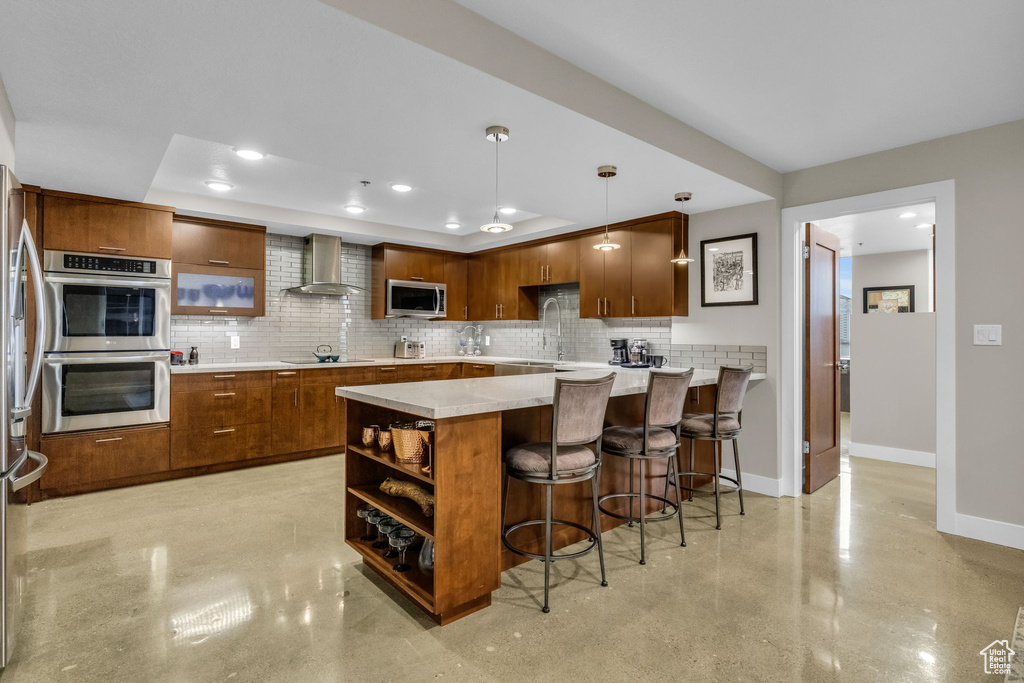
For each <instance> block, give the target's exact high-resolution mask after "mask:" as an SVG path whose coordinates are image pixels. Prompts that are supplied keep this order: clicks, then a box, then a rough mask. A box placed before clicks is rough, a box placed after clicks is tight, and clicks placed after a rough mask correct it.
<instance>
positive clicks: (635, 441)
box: [601, 427, 677, 451]
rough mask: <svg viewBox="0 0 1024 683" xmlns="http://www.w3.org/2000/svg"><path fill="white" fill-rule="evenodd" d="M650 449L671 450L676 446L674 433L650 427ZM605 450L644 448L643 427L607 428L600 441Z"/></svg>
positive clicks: (636, 449)
mask: <svg viewBox="0 0 1024 683" xmlns="http://www.w3.org/2000/svg"><path fill="white" fill-rule="evenodd" d="M648 439H649V441H650V444H651V448H672V447H673V446H675V445H676V443H677V439H676V435H675V432H673V431H671V430H669V429H663V428H661V427H651V430H650V432H649V433H648ZM601 442H602V443H603V444H604V446H605V448H616V449H620V450H624V451H626V450H628V451H639V450H643V447H644V428H643V427H608V428H606V429H605V430H604V437H603V438H602V439H601Z"/></svg>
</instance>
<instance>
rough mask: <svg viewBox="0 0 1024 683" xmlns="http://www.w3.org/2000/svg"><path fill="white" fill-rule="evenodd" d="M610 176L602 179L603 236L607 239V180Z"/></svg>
mask: <svg viewBox="0 0 1024 683" xmlns="http://www.w3.org/2000/svg"><path fill="white" fill-rule="evenodd" d="M609 177H610V176H605V177H604V236H605V237H606V238H607V237H608V179H609Z"/></svg>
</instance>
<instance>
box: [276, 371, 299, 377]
mask: <svg viewBox="0 0 1024 683" xmlns="http://www.w3.org/2000/svg"><path fill="white" fill-rule="evenodd" d="M294 374H297V373H296V372H295V371H288V372H279V373H277V376H278V377H283V376H284V375H294Z"/></svg>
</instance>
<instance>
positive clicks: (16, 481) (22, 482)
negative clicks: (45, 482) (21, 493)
mask: <svg viewBox="0 0 1024 683" xmlns="http://www.w3.org/2000/svg"><path fill="white" fill-rule="evenodd" d="M26 455H27V456H28V457H29V458H30V459H31V460H35V461H36V462H37V463H39V466H38V467H36V468H35V469H34V470H32V471H31V472H29V473H28V474H24V475H22V476H20V477H13V478H12V479H11V490H12V491H18V490H19V489H23V488H25V487H26V486H28V485H29V484H31V483H32V482H34V481H39V477H41V476H43V472H45V471H46V466H47V465H48V464H49V462H50V461H49V460H47V459H46V456H45V455H43V454H42V453H37V452H36V451H27V452H26Z"/></svg>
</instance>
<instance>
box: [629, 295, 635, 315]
mask: <svg viewBox="0 0 1024 683" xmlns="http://www.w3.org/2000/svg"><path fill="white" fill-rule="evenodd" d="M629 314H630V315H636V297H635V296H631V297H629Z"/></svg>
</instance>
